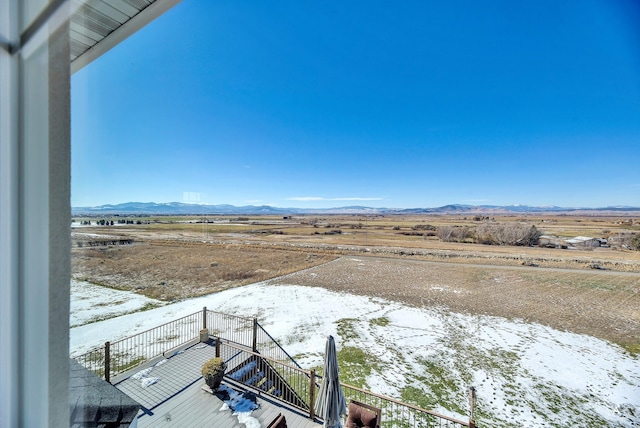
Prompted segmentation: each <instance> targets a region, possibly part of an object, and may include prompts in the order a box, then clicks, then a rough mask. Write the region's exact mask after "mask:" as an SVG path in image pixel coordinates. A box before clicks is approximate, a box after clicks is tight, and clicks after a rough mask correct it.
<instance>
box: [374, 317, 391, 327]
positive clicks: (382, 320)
mask: <svg viewBox="0 0 640 428" xmlns="http://www.w3.org/2000/svg"><path fill="white" fill-rule="evenodd" d="M390 322H391V321H389V318H387V317H379V318H373V319H371V320H369V325H371V326H374V325H377V326H380V327H386V326H388V325H389V323H390Z"/></svg>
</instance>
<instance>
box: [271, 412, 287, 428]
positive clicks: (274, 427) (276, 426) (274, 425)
mask: <svg viewBox="0 0 640 428" xmlns="http://www.w3.org/2000/svg"><path fill="white" fill-rule="evenodd" d="M267 428H287V420H286V419H285V417H284V415H283V414H282V413H278V416H276V418H275V419H274V420H272V421H271V423H270V424H269V425H267Z"/></svg>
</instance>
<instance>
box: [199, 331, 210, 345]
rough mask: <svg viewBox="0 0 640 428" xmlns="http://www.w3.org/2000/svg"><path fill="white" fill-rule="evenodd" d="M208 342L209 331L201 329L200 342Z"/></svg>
mask: <svg viewBox="0 0 640 428" xmlns="http://www.w3.org/2000/svg"><path fill="white" fill-rule="evenodd" d="M208 341H209V329H208V328H203V329H202V330H200V342H202V343H204V342H208Z"/></svg>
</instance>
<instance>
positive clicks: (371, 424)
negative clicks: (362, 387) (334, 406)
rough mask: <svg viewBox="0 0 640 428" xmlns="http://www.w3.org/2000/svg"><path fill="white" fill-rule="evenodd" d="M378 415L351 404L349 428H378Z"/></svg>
mask: <svg viewBox="0 0 640 428" xmlns="http://www.w3.org/2000/svg"><path fill="white" fill-rule="evenodd" d="M377 422H378V415H376V414H375V413H374V412H372V411H370V410H368V409H365V408H364V407H360V406H358V405H357V404H355V403H350V404H349V416H348V417H347V423H346V427H347V428H376V424H377Z"/></svg>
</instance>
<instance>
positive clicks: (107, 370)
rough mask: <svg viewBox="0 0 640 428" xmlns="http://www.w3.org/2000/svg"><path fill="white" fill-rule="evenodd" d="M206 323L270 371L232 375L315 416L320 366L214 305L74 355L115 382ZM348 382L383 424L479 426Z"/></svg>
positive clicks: (390, 427)
mask: <svg viewBox="0 0 640 428" xmlns="http://www.w3.org/2000/svg"><path fill="white" fill-rule="evenodd" d="M205 328H206V329H208V336H214V337H216V344H217V346H216V347H217V350H216V352H217V353H218V355H220V347H227V348H228V350H232V351H233V354H234V355H235V357H234V358H237V360H238V361H243V362H247V364H255V368H257V369H258V370H257V372H260V371H262V373H263V374H264V373H267V372H268V376H256V377H253V378H252V376H253V375H252V376H249V377H246V376H244V375H243V374H242V373H239V372H240V370H241V368H239V369H238V370H237V371H234V370H232V371H231V372H230V373H229V374H228V375H227V376H228V377H229V378H231V379H232V380H234V381H236V382H239V383H240V384H242V385H244V386H245V387H247V388H249V389H253V390H256V391H257V392H258V393H260V394H264V395H268V396H271V397H273V398H274V399H276V400H280V401H281V402H284V403H287V404H289V405H290V406H292V407H294V408H297V409H299V410H301V411H304V412H308V414H309V417H310V418H311V419H314V418H315V398H316V397H317V396H318V390H319V383H318V382H319V381H320V379H321V376H318V375H316V373H315V371H314V370H304V369H302V368H301V367H300V366H299V365H298V363H297V362H296V361H295V360H294V359H293V358H292V357H291V356H290V355H289V354H288V353H287V352H286V351H285V350H284V349H283V348H282V347H281V346H280V345H279V344H278V342H277V341H276V340H275V339H273V337H271V335H269V333H267V332H266V330H264V328H262V326H260V324H258V322H257V320H256V319H255V318H244V317H239V316H235V315H228V314H223V313H220V312H215V311H208V310H207V308H206V307H205V308H203V309H202V311H198V312H196V313H193V314H191V315H187V316H185V317H182V318H179V319H177V320H174V321H171V322H168V323H166V324H162V325H160V326H158V327H155V328H152V329H150V330H146V331H144V332H142V333H138V334H136V335H134V336H130V337H127V338H124V339H121V340H118V341H115V342H106V343H105V346H104V347H99V348H94V349H92V350H90V351H88V352H86V353H84V354H82V355H78V356H75V357H74V358H75V360H76V361H78V362H79V363H80V364H82V365H83V366H84V367H86V368H87V369H89V370H91V371H93V372H94V373H96V374H97V375H98V376H100V377H102V378H104V379H105V380H106V381H107V382H110V379H111V376H115V375H117V374H120V373H124V372H126V371H128V370H130V369H133V368H135V367H137V366H138V365H140V364H142V363H143V362H145V361H147V360H150V359H152V358H155V357H158V356H160V355H163V354H164V355H166V354H167V352H169V351H172V350H173V349H177V348H178V347H180V346H183V345H185V344H187V343H189V342H191V341H194V340H196V339H199V335H200V331H201V330H202V329H205ZM219 339H222V340H219ZM244 370H248V369H244ZM257 372H256V374H257ZM245 374H246V373H245ZM234 375H235V376H236V377H237V379H236V378H234ZM342 388H343V391H344V394H345V398H346V399H347V402H348V401H349V400H351V399H353V400H356V401H359V402H361V403H364V404H368V405H371V406H374V407H377V408H379V409H381V411H382V424H381V426H382V427H384V428H435V427H438V428H445V427H446V428H460V427H469V428H473V427H474V423H473V422H472V421H469V422H464V421H461V420H457V419H455V418H452V417H449V416H445V415H441V414H438V413H436V412H433V411H430V410H426V409H422V408H420V407H417V406H414V405H411V404H407V403H403V402H401V401H399V400H397V399H395V398H391V397H386V396H384V395H380V394H376V393H373V392H370V391H366V390H363V389H360V388H356V387H354V386H351V385H347V384H342Z"/></svg>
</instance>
